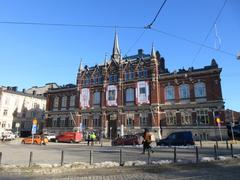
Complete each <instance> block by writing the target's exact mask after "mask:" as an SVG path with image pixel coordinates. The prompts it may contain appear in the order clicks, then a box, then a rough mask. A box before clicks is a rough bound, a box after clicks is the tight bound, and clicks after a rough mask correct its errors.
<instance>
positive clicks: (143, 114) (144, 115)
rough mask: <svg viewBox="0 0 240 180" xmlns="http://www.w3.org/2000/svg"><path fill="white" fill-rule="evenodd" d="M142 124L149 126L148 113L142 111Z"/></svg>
mask: <svg viewBox="0 0 240 180" xmlns="http://www.w3.org/2000/svg"><path fill="white" fill-rule="evenodd" d="M140 125H141V126H148V113H141V114H140Z"/></svg>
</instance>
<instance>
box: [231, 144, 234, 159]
mask: <svg viewBox="0 0 240 180" xmlns="http://www.w3.org/2000/svg"><path fill="white" fill-rule="evenodd" d="M230 147H231V156H232V158H234V155H233V145H232V144H231V145H230Z"/></svg>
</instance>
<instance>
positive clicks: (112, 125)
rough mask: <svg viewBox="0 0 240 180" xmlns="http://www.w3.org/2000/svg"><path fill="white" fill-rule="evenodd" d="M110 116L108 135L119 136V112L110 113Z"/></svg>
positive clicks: (110, 136)
mask: <svg viewBox="0 0 240 180" xmlns="http://www.w3.org/2000/svg"><path fill="white" fill-rule="evenodd" d="M107 117H108V137H109V138H112V139H113V138H116V137H117V114H110V115H108V116H107Z"/></svg>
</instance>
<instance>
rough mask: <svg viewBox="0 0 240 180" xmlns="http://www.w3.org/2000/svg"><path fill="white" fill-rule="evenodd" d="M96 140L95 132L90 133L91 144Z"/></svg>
mask: <svg viewBox="0 0 240 180" xmlns="http://www.w3.org/2000/svg"><path fill="white" fill-rule="evenodd" d="M95 140H96V134H95V133H94V132H92V133H91V145H92V146H93V145H94V141H95Z"/></svg>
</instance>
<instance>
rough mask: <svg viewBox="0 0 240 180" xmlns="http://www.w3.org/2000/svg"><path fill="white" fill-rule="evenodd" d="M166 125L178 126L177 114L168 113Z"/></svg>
mask: <svg viewBox="0 0 240 180" xmlns="http://www.w3.org/2000/svg"><path fill="white" fill-rule="evenodd" d="M166 124H167V125H177V119H176V112H175V111H168V112H166Z"/></svg>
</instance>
